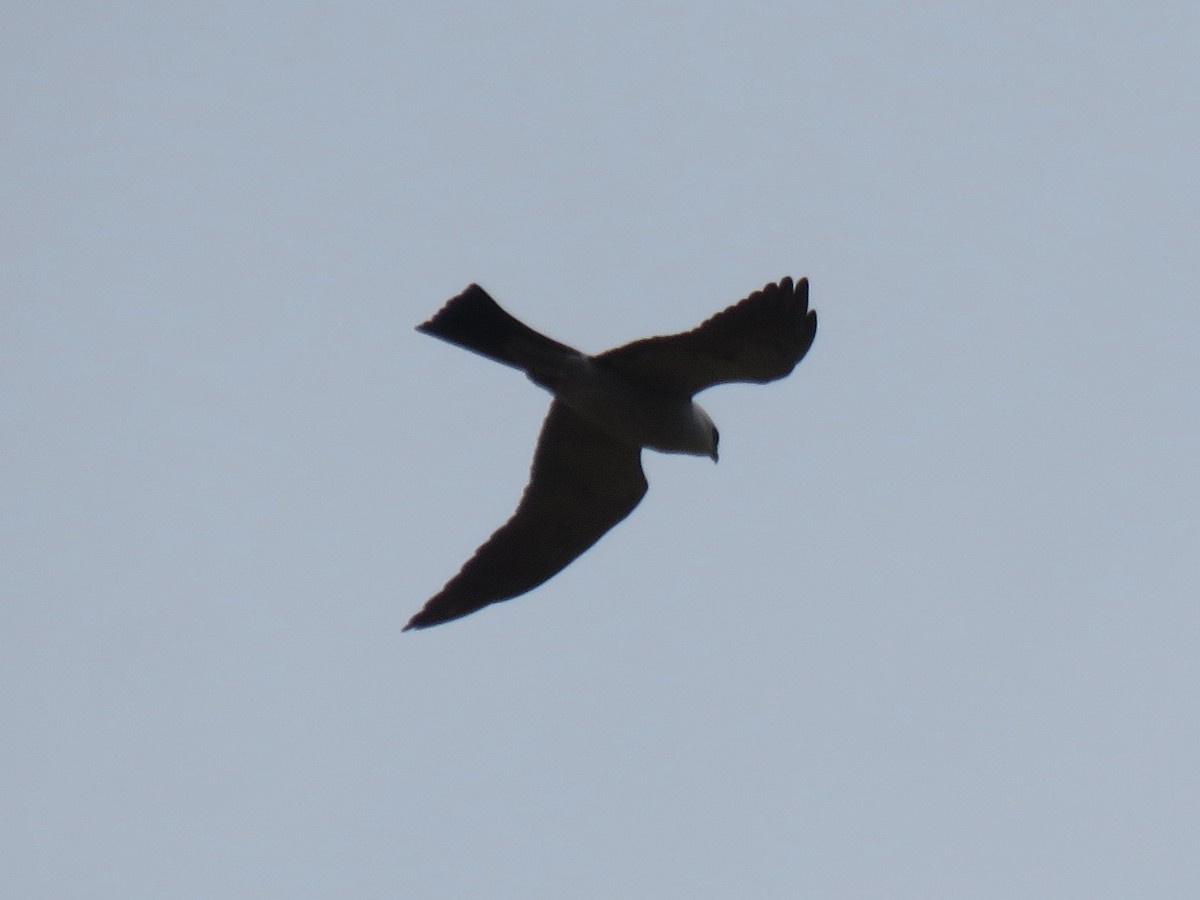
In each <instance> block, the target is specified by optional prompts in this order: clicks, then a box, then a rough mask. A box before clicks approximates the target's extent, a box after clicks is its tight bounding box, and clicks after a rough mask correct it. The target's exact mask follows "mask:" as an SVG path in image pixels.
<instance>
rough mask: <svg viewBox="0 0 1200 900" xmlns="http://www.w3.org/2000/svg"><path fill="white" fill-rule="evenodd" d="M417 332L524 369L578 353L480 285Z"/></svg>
mask: <svg viewBox="0 0 1200 900" xmlns="http://www.w3.org/2000/svg"><path fill="white" fill-rule="evenodd" d="M417 331H422V332H424V333H425V334H431V335H433V336H434V337H438V338H441V339H442V340H443V341H449V342H450V343H451V344H457V345H458V346H460V347H465V348H466V349H467V350H472V351H474V352H475V353H479V354H481V355H482V356H486V357H487V358H488V359H494V360H495V361H496V362H498V363H504V365H506V366H513V367H514V368H517V369H521V370H522V371H526V370H528V369H529V368H530V366H531V365H532V366H535V365H536V364H537V361H538V360H544V359H546V358H547V357H548V356H549V357H554V356H561V354H563V353H571V354H575V353H577V352H578V351H576V350H574V349H572V348H571V347H568V346H567V345H566V344H560V343H559V342H558V341H556V340H553V339H552V338H548V337H546V336H545V335H544V334H539V333H538V332H536V331H534V330H533V329H532V328H530V327H529V326H528V325H526V324H524V323H523V322H519V321H517V320H516V319H514V318H513V317H512V316H510V315H509V314H508V313H506V312H505V311H504V310H503V309H501V308H500V305H499V304H498V303H496V301H495V300H493V299H492V298H491V297H490V296H489V295H488V292H487V291H485V290H484V289H483V288H481V287H480V286H479V285H477V284H473V285H471V286H470V287H468V288H467V289H466V290H465V291H463V292H462V293H461V294H459V295H458V296H457V297H453V298H452V299H450V300H449V301H447V303H446V305H445V306H443V307H442V308H441V310H439V311H438V314H437V315H435V316H434V317H433V318H432V319H430V320H429V321H428V322H426V323H425V324H424V325H418V326H417Z"/></svg>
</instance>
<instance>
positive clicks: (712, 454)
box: [709, 447, 717, 462]
mask: <svg viewBox="0 0 1200 900" xmlns="http://www.w3.org/2000/svg"><path fill="white" fill-rule="evenodd" d="M709 455H710V456H711V457H712V461H713V462H716V461H717V448H716V447H713V452H712V453H711V454H709Z"/></svg>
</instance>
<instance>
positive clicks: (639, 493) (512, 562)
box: [404, 401, 646, 631]
mask: <svg viewBox="0 0 1200 900" xmlns="http://www.w3.org/2000/svg"><path fill="white" fill-rule="evenodd" d="M645 493H646V477H645V475H644V474H643V473H642V462H641V450H640V449H639V448H638V447H633V446H630V445H628V444H622V443H619V442H618V441H615V440H613V439H612V438H611V437H609V436H608V435H606V434H605V433H604V432H602V431H600V430H599V429H597V428H596V427H595V426H593V425H590V424H588V423H587V422H586V421H584V420H583V419H581V418H579V416H577V415H576V414H575V413H573V412H571V411H570V410H569V409H568V408H567V407H565V406H563V405H562V404H561V403H559V402H557V401H555V402H554V403H552V404H551V405H550V412H549V413H548V414H547V415H546V421H545V423H544V424H543V425H542V433H541V436H540V437H539V438H538V445H537V450H536V451H535V453H534V456H533V468H532V471H531V473H530V478H529V484H528V486H527V487H526V488H525V493H524V495H523V496H522V497H521V502H520V503H519V504H518V506H517V511H516V512H515V513H513V517H512V518H511V519H509V520H508V522H506V523H505V524H504V525H503V526H502V527H501V528H500V529H499V530H498V531H497V532H496V533H495V534H493V535H492V536H491V537H490V538H488V540H487V542H486V543H484V545H483V546H482V547H480V548H479V549H478V550H476V551H475V555H474V556H472V557H471V558H470V559H469V560H468V561H467V563H466V564H465V565H464V566H463V567H462V571H460V572H459V573H458V574H457V575H455V576H454V577H453V578H452V579H450V581H449V583H447V584H446V586H445V587H444V588H442V590H441V591H440V592H439V593H438V594H437V596H435V597H433V599H431V600H430V601H429V602H428V603H426V604H425V606H424V607H423V608H422V609H421V611H420V612H418V613H417V614H416V615H415V616H413V617H412V619H411V620H410V621H409V623H408V624H407V625H406V626H405V627H404V630H405V631H407V630H409V629H410V628H428V627H429V626H430V625H438V624H441V623H442V622H448V621H450V620H451V619H457V618H459V617H461V616H465V615H467V614H468V613H473V612H475V611H476V610H478V609H482V608H483V607H485V606H487V605H488V604H489V603H496V602H498V601H500V600H509V599H511V598H513V597H516V596H518V595H520V594H523V593H525V592H526V591H528V590H531V589H532V588H535V587H537V586H538V585H539V584H541V583H542V582H543V581H546V580H547V579H548V578H550V577H551V576H553V575H555V574H557V573H558V572H560V571H562V570H563V569H564V568H565V567H566V566H567V565H568V564H569V563H570V562H571V561H572V560H574V559H575V558H576V557H577V556H579V555H580V554H581V553H583V551H585V550H587V549H588V547H590V546H592V544H594V543H596V541H598V540H599V539H600V538H601V536H602V535H603V534H604V533H605V532H606V531H608V530H609V529H610V528H612V527H613V526H614V525H616V524H617V523H618V522H620V521H621V520H622V519H623V518H625V517H626V516H627V515H629V513H630V512H632V511H633V508H634V507H635V506H637V505H638V502H639V501H640V500H641V499H642V497H643V496H644V495H645Z"/></svg>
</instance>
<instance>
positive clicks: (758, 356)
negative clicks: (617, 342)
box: [597, 278, 817, 397]
mask: <svg viewBox="0 0 1200 900" xmlns="http://www.w3.org/2000/svg"><path fill="white" fill-rule="evenodd" d="M816 334H817V314H816V312H815V311H813V310H810V309H809V308H808V279H807V278H801V279H800V280H799V281H798V282H796V283H795V284H794V285H793V283H792V279H791V278H784V279H782V280H781V281H779V282H778V283H776V284H768V285H767V286H766V287H764V288H763V289H762V290H761V291H755V292H754V293H753V294H751V295H750V296H749V297H747V298H746V299H745V300H742V301H741V302H740V303H737V304H735V305H733V306H731V307H729V308H728V309H726V310H725V311H724V312H719V313H717V314H716V315H715V316H713V317H712V318H710V319H709V320H708V321H706V322H705V323H704V324H702V325H700V326H699V327H698V328H693V329H692V330H691V331H685V332H683V333H682V334H671V335H665V336H663V337H653V338H646V339H645V340H641V341H634V342H633V343H632V344H625V345H624V346H621V347H617V348H615V349H613V350H609V351H607V352H606V353H601V354H600V355H599V357H597V358H598V359H600V360H602V361H603V362H604V363H606V364H608V365H609V366H611V367H612V368H613V369H614V370H616V371H618V372H620V373H622V374H623V375H627V376H628V377H630V378H635V379H638V380H641V381H645V382H646V383H648V384H653V385H654V386H655V387H656V388H661V389H662V390H664V391H669V392H672V393H682V394H685V395H686V396H689V397H690V396H691V395H692V394H695V393H696V392H697V391H702V390H704V389H705V388H708V387H712V386H713V385H714V384H724V383H726V382H730V381H753V382H758V383H760V384H761V383H764V382H768V381H774V380H775V379H777V378H782V377H783V376H785V375H787V374H789V373H790V372H791V371H792V369H794V368H795V367H796V363H798V362H800V360H801V359H802V358H803V357H804V354H805V353H807V352H808V348H809V347H810V346H812V342H813V338H814V337H816Z"/></svg>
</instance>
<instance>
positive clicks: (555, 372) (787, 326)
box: [403, 277, 817, 631]
mask: <svg viewBox="0 0 1200 900" xmlns="http://www.w3.org/2000/svg"><path fill="white" fill-rule="evenodd" d="M417 331H419V332H422V333H424V334H428V335H432V336H433V337H436V338H440V339H441V340H443V341H447V342H449V343H451V344H455V345H457V346H459V347H463V348H465V349H467V350H471V351H473V352H475V353H478V354H480V355H481V356H485V357H487V358H488V359H492V360H495V361H496V362H498V363H502V364H503V365H506V366H511V367H512V368H515V369H518V370H520V371H522V372H524V373H525V375H526V376H527V377H528V378H529V379H530V380H531V381H532V382H533V383H534V384H537V385H539V386H540V387H543V388H545V389H546V390H548V391H549V392H550V393H551V394H552V395H553V399H552V400H551V402H550V409H549V411H548V412H547V414H546V418H545V421H544V422H543V423H542V429H541V433H540V434H539V436H538V440H537V446H536V449H535V450H534V454H533V464H532V466H531V469H530V476H529V483H528V485H527V486H526V487H525V491H524V493H523V494H522V496H521V499H520V502H519V503H518V505H517V509H516V512H514V513H513V515H512V517H511V518H510V519H509V520H508V521H507V522H506V523H505V524H504V525H502V526H501V527H500V528H499V529H498V530H497V531H496V532H495V533H494V534H493V535H492V536H491V537H490V538H488V539H487V541H485V542H484V543H483V544H482V545H481V546H480V547H479V549H477V550H476V551H475V553H474V555H473V556H472V557H471V558H470V559H469V560H467V562H466V563H465V564H464V565H463V567H462V569H461V570H460V571H459V573H458V574H457V575H455V576H454V577H453V578H451V579H450V581H448V582H447V583H446V585H445V587H443V588H442V589H441V590H440V591H439V592H438V593H437V594H435V595H434V596H433V597H432V598H431V599H430V600H429V601H428V602H426V603H425V605H424V606H423V607H422V608H421V609H420V611H418V612H417V613H416V614H415V615H414V616H413V617H412V618H411V619H410V620H409V622H408V624H407V625H405V626H404V629H403V630H404V631H409V630H412V629H422V628H429V627H431V626H433V625H440V624H442V623H444V622H450V621H452V620H454V619H459V618H462V617H463V616H466V615H469V614H471V613H473V612H476V611H478V610H480V609H483V608H484V607H485V606H488V605H490V604H493V603H498V602H500V601H502V600H511V599H512V598H514V597H518V596H520V595H522V594H524V593H526V592H528V591H530V590H532V589H533V588H535V587H538V586H539V585H541V584H543V583H544V582H546V581H547V580H549V579H550V578H552V577H553V576H554V575H556V574H558V573H559V572H561V571H562V570H563V569H564V568H566V567H567V566H568V565H569V564H570V563H572V562H573V561H574V560H575V559H577V558H578V557H579V556H580V555H581V554H582V553H583V552H584V551H586V550H587V549H588V548H589V547H591V546H592V545H593V544H595V543H596V542H597V541H598V540H600V538H601V537H603V535H604V534H605V533H606V532H607V531H608V530H609V529H611V528H612V527H613V526H614V525H616V524H617V523H618V522H620V521H621V520H622V519H624V518H625V517H626V516H628V515H629V514H630V513H631V512H632V511H633V509H634V507H636V506H637V505H638V503H639V502H641V499H642V497H643V496H644V495H645V493H646V490H647V487H648V485H647V482H646V476H645V474H644V472H643V471H642V462H641V451H642V449H643V448H650V449H652V450H658V451H662V452H665V453H684V454H691V455H695V456H707V457H709V458H710V459H712V461H713V462H714V463H715V462H716V461H717V458H718V453H717V444H718V441H719V437H720V436H719V434H718V431H717V426H716V425H715V424H713V420H712V419H711V418H710V417H709V415H708V413H706V412H705V411H704V410H703V409H702V408H701V407H700V405H699V404H698V403H696V402H695V401H694V400H693V397H694V395H695V394H697V393H698V392H700V391H703V390H704V389H705V388H709V387H712V386H713V385H716V384H724V383H729V382H752V383H757V384H765V383H767V382H771V381H776V380H777V379H780V378H783V377H784V376H786V375H788V374H790V373H791V371H792V370H793V369H794V368H795V366H796V364H797V363H798V362H800V360H801V359H802V358H803V357H804V355H805V354H806V353H807V352H808V349H809V347H811V346H812V343H813V339H814V338H815V337H816V333H817V314H816V311H815V310H810V309H809V308H808V279H807V278H801V279H799V280H798V281H795V282H793V280H792V279H791V278H790V277H785V278H782V279H780V280H779V281H777V282H774V283H771V284H767V285H766V286H764V287H763V288H762V289H761V290H758V291H755V292H753V293H752V294H750V295H749V296H747V297H746V298H744V299H743V300H741V301H740V302H738V303H735V304H733V305H732V306H730V307H728V308H727V309H725V310H724V311H722V312H719V313H717V314H716V315H714V316H712V317H710V318H708V319H707V320H705V321H704V322H703V323H702V324H701V325H699V326H698V327H696V328H693V329H692V330H691V331H685V332H682V333H680V334H672V335H663V336H660V337H651V338H644V339H642V340H637V341H633V342H632V343H628V344H624V345H622V346H620V347H616V348H614V349H612V350H608V351H605V352H603V353H599V354H596V355H594V356H593V355H588V354H586V353H582V352H580V351H579V350H576V349H574V348H573V347H569V346H567V345H566V344H562V343H559V342H558V341H556V340H554V339H552V338H549V337H546V336H545V335H543V334H540V333H539V332H537V331H534V330H533V329H532V328H530V327H529V326H528V325H526V324H524V323H523V322H521V321H519V320H518V319H516V318H514V317H513V316H512V315H510V314H509V313H508V312H506V311H505V310H504V309H502V308H501V307H500V305H499V304H498V303H496V301H495V300H493V299H492V297H491V296H490V295H489V294H488V292H487V291H485V290H484V289H483V288H482V287H480V286H479V285H478V284H471V285H470V286H468V287H467V288H466V289H465V290H464V291H463V292H462V293H460V294H458V295H457V296H455V297H453V298H451V299H450V300H448V301H447V302H446V304H445V305H444V306H443V307H442V309H441V310H440V311H439V312H438V313H437V314H436V315H434V316H433V317H432V318H431V319H429V321H427V322H425V323H423V324H421V325H418V326H417Z"/></svg>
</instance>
